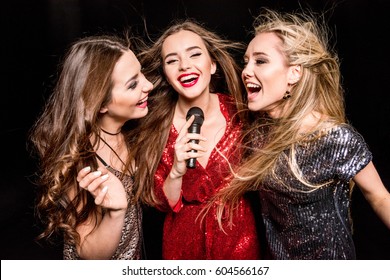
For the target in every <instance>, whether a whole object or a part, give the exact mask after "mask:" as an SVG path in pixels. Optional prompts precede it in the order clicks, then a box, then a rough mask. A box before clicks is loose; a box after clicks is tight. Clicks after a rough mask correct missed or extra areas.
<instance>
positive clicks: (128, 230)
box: [63, 166, 142, 260]
mask: <svg viewBox="0 0 390 280" xmlns="http://www.w3.org/2000/svg"><path fill="white" fill-rule="evenodd" d="M107 169H108V170H109V171H110V172H111V173H113V174H114V175H115V176H117V177H118V178H121V175H122V173H121V172H120V171H117V170H115V169H113V168H112V167H110V166H108V167H107ZM121 181H122V183H123V186H124V187H125V189H126V193H127V201H128V207H127V212H126V215H125V223H124V226H123V229H122V236H121V239H120V241H119V245H118V248H117V249H116V251H115V253H114V255H113V256H112V257H111V259H112V260H138V259H141V257H142V229H141V226H142V208H141V206H140V205H139V204H136V205H134V204H131V202H130V198H131V196H132V186H133V179H132V177H131V176H128V175H126V174H125V175H123V178H122V179H121ZM63 256H64V259H65V260H76V259H80V256H79V255H78V253H77V250H76V247H75V246H74V245H72V244H69V243H67V242H65V243H64V250H63Z"/></svg>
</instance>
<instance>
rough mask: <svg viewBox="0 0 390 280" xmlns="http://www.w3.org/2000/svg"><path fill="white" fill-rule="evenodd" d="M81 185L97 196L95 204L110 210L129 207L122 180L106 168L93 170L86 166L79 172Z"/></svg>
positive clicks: (78, 180)
mask: <svg viewBox="0 0 390 280" xmlns="http://www.w3.org/2000/svg"><path fill="white" fill-rule="evenodd" d="M77 182H79V186H80V187H81V188H83V189H85V190H87V191H89V193H90V194H91V195H92V196H93V197H94V198H95V204H96V205H100V206H102V207H104V208H106V209H108V210H125V209H127V198H126V191H125V189H124V187H123V184H122V182H121V181H120V180H119V179H118V178H117V177H116V176H115V175H114V174H112V173H111V172H109V171H108V170H107V169H106V168H103V167H99V168H98V170H97V171H94V172H91V168H90V167H85V168H83V169H81V170H80V171H79V173H78V174H77Z"/></svg>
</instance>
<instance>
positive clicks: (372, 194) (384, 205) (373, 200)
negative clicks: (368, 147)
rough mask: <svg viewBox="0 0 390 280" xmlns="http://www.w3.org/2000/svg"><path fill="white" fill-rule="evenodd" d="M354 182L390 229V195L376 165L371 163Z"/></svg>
mask: <svg viewBox="0 0 390 280" xmlns="http://www.w3.org/2000/svg"><path fill="white" fill-rule="evenodd" d="M353 180H354V182H355V183H356V184H357V185H358V186H359V188H360V189H361V191H362V193H363V195H364V197H365V198H366V199H367V201H368V202H369V203H370V205H371V207H372V208H373V210H374V212H375V213H376V214H377V215H378V217H379V218H380V219H381V220H382V222H383V223H384V224H385V225H386V226H387V227H388V228H389V229H390V193H389V192H388V191H387V189H386V187H385V186H384V185H383V183H382V180H381V178H380V177H379V174H378V172H377V170H376V168H375V167H374V164H373V163H372V162H370V163H369V164H368V165H367V166H366V167H365V168H364V169H362V170H361V171H360V172H359V173H358V174H356V175H355V177H354V178H353Z"/></svg>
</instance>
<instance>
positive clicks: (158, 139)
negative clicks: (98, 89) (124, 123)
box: [138, 19, 244, 205]
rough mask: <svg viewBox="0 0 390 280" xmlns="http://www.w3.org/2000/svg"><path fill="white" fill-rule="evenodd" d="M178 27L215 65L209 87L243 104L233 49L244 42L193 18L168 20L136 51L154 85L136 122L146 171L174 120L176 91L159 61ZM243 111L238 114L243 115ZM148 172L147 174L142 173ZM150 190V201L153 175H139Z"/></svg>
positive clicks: (154, 163) (155, 162) (153, 166)
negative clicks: (145, 112) (199, 43)
mask: <svg viewBox="0 0 390 280" xmlns="http://www.w3.org/2000/svg"><path fill="white" fill-rule="evenodd" d="M181 30H187V31H191V32H193V33H195V34H197V35H199V36H200V37H201V38H202V40H203V42H204V44H205V45H206V48H207V50H208V52H209V54H210V57H211V59H212V60H213V61H214V62H215V63H216V65H217V72H216V73H215V74H214V75H212V77H211V84H210V91H211V92H219V93H223V94H227V95H230V96H232V97H233V98H234V100H235V102H236V107H237V109H238V111H239V112H241V110H242V109H243V108H244V105H243V104H244V101H243V85H242V83H241V78H240V72H241V69H240V67H239V65H238V64H237V63H236V61H235V59H234V52H235V51H241V50H243V45H242V44H240V43H235V42H232V41H230V40H227V39H224V38H222V37H220V36H218V35H217V34H216V33H214V32H213V31H210V30H208V29H206V28H205V27H204V26H203V25H202V24H200V23H199V22H196V21H195V20H193V19H185V20H177V21H174V22H172V23H171V25H170V26H169V27H168V28H167V29H166V31H165V32H164V33H163V34H162V35H161V36H160V37H159V38H158V39H157V40H156V41H155V42H154V43H153V44H152V46H150V47H148V48H147V49H146V50H144V51H142V52H141V53H140V55H139V59H140V62H141V65H142V66H143V72H144V74H145V76H146V78H147V79H148V80H149V81H151V82H152V83H153V85H154V88H153V90H152V92H151V93H150V94H149V101H150V102H149V109H150V111H149V114H148V115H147V116H146V117H145V118H143V119H142V121H141V125H140V126H139V134H138V137H139V139H140V145H139V146H138V148H139V149H141V150H142V151H143V155H142V156H143V157H145V158H146V159H148V161H149V171H150V172H151V173H153V174H154V172H155V171H156V169H157V165H158V163H159V161H160V158H161V155H162V152H163V150H164V148H165V145H166V142H167V139H168V135H169V130H170V127H171V125H172V122H173V116H174V112H175V105H176V102H177V100H178V94H177V92H176V91H175V90H174V89H173V88H172V87H171V86H170V85H169V83H168V82H167V80H166V78H165V75H164V71H163V63H162V54H161V51H162V45H163V43H164V41H165V39H166V38H167V37H168V36H170V35H173V34H175V33H177V32H179V31H181ZM243 117H244V116H243V115H240V116H238V118H243ZM145 175H147V174H145ZM141 179H142V181H143V182H144V183H146V184H147V187H146V188H148V190H149V192H150V194H151V195H150V198H151V200H150V201H149V202H150V204H151V205H156V204H158V203H159V202H158V201H157V199H156V197H155V196H154V192H153V187H154V183H153V178H152V177H146V176H143V178H141Z"/></svg>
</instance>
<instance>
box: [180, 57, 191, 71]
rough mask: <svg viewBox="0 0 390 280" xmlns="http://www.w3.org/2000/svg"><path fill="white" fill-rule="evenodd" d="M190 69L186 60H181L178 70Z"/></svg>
mask: <svg viewBox="0 0 390 280" xmlns="http://www.w3.org/2000/svg"><path fill="white" fill-rule="evenodd" d="M189 68H191V64H190V61H189V60H188V59H187V58H182V59H181V60H180V64H179V70H187V69H189Z"/></svg>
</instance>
